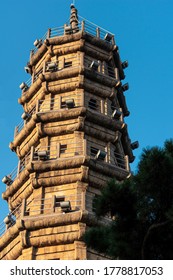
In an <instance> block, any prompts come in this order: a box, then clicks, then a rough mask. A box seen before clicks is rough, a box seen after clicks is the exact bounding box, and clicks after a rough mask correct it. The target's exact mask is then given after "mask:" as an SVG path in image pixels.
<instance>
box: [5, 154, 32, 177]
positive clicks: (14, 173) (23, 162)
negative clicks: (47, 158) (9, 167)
mask: <svg viewBox="0 0 173 280" xmlns="http://www.w3.org/2000/svg"><path fill="white" fill-rule="evenodd" d="M30 154H31V152H30V151H29V153H27V155H25V157H24V158H23V159H21V160H20V161H19V163H18V165H17V166H16V167H15V168H14V169H13V171H12V172H11V173H10V174H9V175H8V177H9V178H10V179H11V182H13V181H14V180H15V179H16V178H17V177H18V176H19V174H20V173H21V172H22V171H23V170H24V169H25V167H26V165H27V164H28V163H29V161H30Z"/></svg>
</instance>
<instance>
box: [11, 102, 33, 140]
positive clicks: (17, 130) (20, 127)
mask: <svg viewBox="0 0 173 280" xmlns="http://www.w3.org/2000/svg"><path fill="white" fill-rule="evenodd" d="M35 113H36V105H35V106H33V107H32V109H31V110H29V111H28V112H27V114H28V116H30V117H32V115H33V114H35ZM29 121H30V118H28V119H27V120H22V121H21V122H20V123H19V124H18V125H17V126H16V127H15V130H14V138H15V137H16V136H17V135H18V134H19V132H20V131H21V130H22V129H23V128H24V126H25V124H27V123H28V122H29Z"/></svg>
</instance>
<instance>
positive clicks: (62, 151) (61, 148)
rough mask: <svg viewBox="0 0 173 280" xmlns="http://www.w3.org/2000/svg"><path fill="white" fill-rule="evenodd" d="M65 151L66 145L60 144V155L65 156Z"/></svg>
mask: <svg viewBox="0 0 173 280" xmlns="http://www.w3.org/2000/svg"><path fill="white" fill-rule="evenodd" d="M66 150H67V144H61V145H60V154H65V152H66Z"/></svg>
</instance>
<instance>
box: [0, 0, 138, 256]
mask: <svg viewBox="0 0 173 280" xmlns="http://www.w3.org/2000/svg"><path fill="white" fill-rule="evenodd" d="M34 46H35V49H34V50H32V51H31V53H30V59H29V62H28V63H27V65H26V67H25V71H26V72H27V73H28V74H29V75H30V79H29V80H28V81H27V82H23V83H22V84H21V85H20V89H21V97H20V98H19V104H21V105H22V106H23V114H22V122H21V123H20V124H19V125H18V126H16V128H15V133H14V139H13V141H12V142H11V143H10V149H11V150H12V151H13V152H15V153H16V156H17V158H18V166H17V167H16V168H15V169H14V170H13V172H12V173H11V174H8V171H7V174H8V175H6V176H4V178H3V179H2V181H3V183H5V184H6V190H5V191H4V192H3V194H2V197H3V199H4V200H6V201H7V203H8V205H9V209H10V212H9V214H8V215H7V216H6V217H5V219H4V221H3V222H2V223H1V225H0V231H1V232H0V259H1V260H86V259H88V260H92V259H106V256H103V255H100V254H98V253H97V252H95V251H93V250H91V249H90V248H87V246H86V244H85V243H84V242H83V239H82V237H83V234H84V233H85V231H86V230H87V228H89V227H92V226H93V225H96V224H98V220H97V219H96V216H95V212H94V198H95V197H96V196H98V195H99V194H100V191H101V189H102V188H104V187H106V184H107V182H108V181H109V180H111V179H112V178H115V179H116V180H119V181H122V180H124V179H126V178H128V177H129V176H130V167H129V164H130V163H131V162H133V160H134V155H133V151H132V150H133V149H135V148H137V146H138V142H137V141H136V142H133V143H132V142H131V140H130V138H129V135H128V130H127V124H126V123H125V117H127V116H128V115H129V110H128V108H127V105H126V101H125V95H124V92H125V91H126V90H128V84H127V83H125V84H123V82H122V80H123V79H124V78H125V74H124V69H125V68H126V67H127V66H128V62H127V61H124V62H122V61H121V59H120V54H119V50H118V46H117V45H116V43H115V40H114V35H113V34H112V33H109V32H107V31H106V30H104V29H102V28H100V27H97V26H96V25H94V24H92V23H90V22H88V21H87V20H80V18H79V17H78V14H77V10H76V8H75V6H74V5H73V4H72V5H71V17H70V22H69V24H66V25H64V26H63V27H60V28H52V29H48V31H47V33H46V35H45V36H44V38H42V39H37V40H36V41H35V42H34ZM110 220H111V217H103V218H102V219H101V220H100V221H99V223H109V222H110Z"/></svg>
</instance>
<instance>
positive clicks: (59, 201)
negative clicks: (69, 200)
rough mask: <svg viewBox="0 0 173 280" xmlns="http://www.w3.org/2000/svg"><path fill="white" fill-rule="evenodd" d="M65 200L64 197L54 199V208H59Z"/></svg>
mask: <svg viewBox="0 0 173 280" xmlns="http://www.w3.org/2000/svg"><path fill="white" fill-rule="evenodd" d="M64 200H65V197H64V196H56V197H55V207H60V203H61V202H62V201H64Z"/></svg>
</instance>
